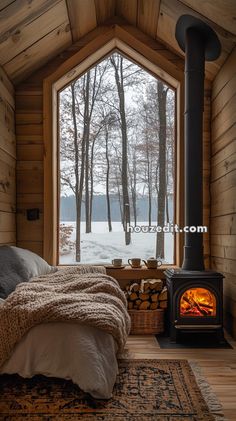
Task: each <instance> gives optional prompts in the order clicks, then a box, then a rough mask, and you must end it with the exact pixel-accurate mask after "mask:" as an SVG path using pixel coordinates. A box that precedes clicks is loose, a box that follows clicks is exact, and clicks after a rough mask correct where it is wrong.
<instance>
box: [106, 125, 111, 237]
mask: <svg viewBox="0 0 236 421" xmlns="http://www.w3.org/2000/svg"><path fill="white" fill-rule="evenodd" d="M108 137H109V133H108V128H107V127H105V139H106V161H107V171H106V200H107V222H108V229H109V232H111V231H112V225H111V204H110V192H109V177H110V161H109V151H108Z"/></svg>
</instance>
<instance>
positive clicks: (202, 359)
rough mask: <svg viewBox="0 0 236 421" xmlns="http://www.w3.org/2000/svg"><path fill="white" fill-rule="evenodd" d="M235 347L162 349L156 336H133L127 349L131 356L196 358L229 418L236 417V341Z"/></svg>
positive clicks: (231, 341)
mask: <svg viewBox="0 0 236 421" xmlns="http://www.w3.org/2000/svg"><path fill="white" fill-rule="evenodd" d="M225 336H226V338H227V340H228V341H229V342H230V343H231V345H232V346H233V347H234V349H160V347H159V345H158V343H157V341H156V339H155V337H154V336H136V335H135V336H130V337H129V339H128V342H127V346H126V349H127V351H128V353H129V356H130V357H131V358H153V359H186V360H190V361H195V362H197V363H198V364H199V366H200V367H201V369H202V370H201V371H202V374H203V375H204V377H205V378H206V379H207V380H208V382H209V384H210V385H211V387H212V390H213V391H214V392H215V394H216V395H217V397H218V399H219V401H220V402H221V404H222V406H223V411H224V415H225V417H226V418H227V419H228V420H234V421H235V420H236V341H233V340H232V338H230V337H229V336H227V334H226V335H225Z"/></svg>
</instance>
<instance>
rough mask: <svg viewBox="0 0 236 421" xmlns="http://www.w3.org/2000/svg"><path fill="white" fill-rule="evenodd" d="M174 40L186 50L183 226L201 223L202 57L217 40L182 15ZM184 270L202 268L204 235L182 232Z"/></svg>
mask: <svg viewBox="0 0 236 421" xmlns="http://www.w3.org/2000/svg"><path fill="white" fill-rule="evenodd" d="M176 39H177V41H178V43H179V45H180V47H181V48H182V49H183V50H184V51H185V113H184V122H185V133H184V137H185V225H186V226H188V227H191V226H194V227H197V226H202V225H203V187H202V186H203V183H202V180H203V175H202V173H203V169H202V162H203V153H202V150H203V145H202V143H203V136H202V134H203V110H204V76H205V75H204V68H205V59H207V60H215V59H216V58H217V57H218V56H219V54H220V49H221V48H220V43H219V40H218V38H217V36H216V34H215V33H214V31H213V30H212V29H211V28H210V27H209V26H208V25H206V24H205V23H204V22H202V21H201V20H199V19H196V18H195V17H193V16H189V15H183V16H181V17H180V19H179V20H178V22H177V25H176ZM182 269H184V270H204V254H203V234H202V233H197V232H186V233H185V245H184V260H183V264H182Z"/></svg>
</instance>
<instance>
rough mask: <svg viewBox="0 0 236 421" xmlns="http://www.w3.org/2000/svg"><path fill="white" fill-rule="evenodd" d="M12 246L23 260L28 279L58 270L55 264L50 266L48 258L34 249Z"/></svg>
mask: <svg viewBox="0 0 236 421" xmlns="http://www.w3.org/2000/svg"><path fill="white" fill-rule="evenodd" d="M11 248H12V249H13V250H14V252H15V253H16V254H17V257H18V258H19V259H20V260H21V261H22V264H23V265H24V268H25V269H26V271H27V279H30V278H33V277H34V276H40V275H46V274H48V273H53V272H56V271H57V268H56V267H55V266H50V265H49V264H48V263H47V262H46V260H44V259H42V258H41V257H40V256H38V255H37V254H35V253H33V252H32V251H30V250H26V249H22V248H20V247H15V246H11Z"/></svg>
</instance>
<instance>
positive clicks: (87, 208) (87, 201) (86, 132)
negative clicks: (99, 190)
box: [84, 71, 91, 233]
mask: <svg viewBox="0 0 236 421" xmlns="http://www.w3.org/2000/svg"><path fill="white" fill-rule="evenodd" d="M84 77H85V78H86V87H85V95H84V138H85V221H86V222H85V232H86V233H89V232H91V222H90V199H89V134H90V116H89V99H90V71H88V72H87V73H86V75H85V76H84Z"/></svg>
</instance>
